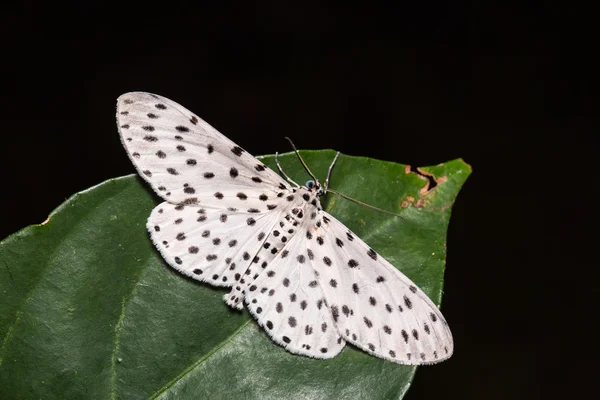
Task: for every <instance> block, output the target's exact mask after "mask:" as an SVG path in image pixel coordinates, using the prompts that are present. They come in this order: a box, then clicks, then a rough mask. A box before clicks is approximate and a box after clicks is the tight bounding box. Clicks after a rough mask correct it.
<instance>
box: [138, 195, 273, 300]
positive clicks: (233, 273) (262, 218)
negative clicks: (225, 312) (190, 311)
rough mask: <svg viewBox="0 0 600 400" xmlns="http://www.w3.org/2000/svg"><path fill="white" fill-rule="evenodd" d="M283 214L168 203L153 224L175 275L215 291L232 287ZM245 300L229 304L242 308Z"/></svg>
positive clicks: (150, 227)
mask: <svg viewBox="0 0 600 400" xmlns="http://www.w3.org/2000/svg"><path fill="white" fill-rule="evenodd" d="M278 215H279V212H276V211H273V212H248V211H247V210H233V209H228V208H214V207H201V206H187V205H184V204H171V203H168V202H164V203H162V204H160V205H159V206H158V207H156V208H155V209H154V210H153V211H152V214H151V215H150V218H148V223H147V226H148V230H149V231H150V233H151V236H152V241H153V242H154V244H155V246H156V247H157V249H158V250H159V251H160V253H161V254H162V256H163V258H164V259H165V260H166V261H167V263H168V264H169V265H171V266H172V267H173V268H175V269H176V270H178V271H180V272H182V273H183V274H185V275H188V276H190V277H192V278H194V279H197V280H199V281H203V282H207V283H210V284H211V285H214V286H226V287H229V286H233V285H234V284H235V283H236V282H238V281H239V280H240V278H241V277H242V276H243V275H244V274H245V272H246V271H247V270H248V268H249V266H250V265H251V263H252V261H253V260H254V259H255V256H256V254H257V253H258V251H259V250H260V248H261V246H262V242H263V239H264V237H265V235H266V234H265V233H264V232H270V231H271V230H272V228H273V225H274V224H275V223H276V222H277V217H278ZM242 300H243V298H242V297H239V296H238V297H236V298H234V299H232V301H231V302H230V303H229V304H230V305H231V306H234V307H236V308H241V307H242Z"/></svg>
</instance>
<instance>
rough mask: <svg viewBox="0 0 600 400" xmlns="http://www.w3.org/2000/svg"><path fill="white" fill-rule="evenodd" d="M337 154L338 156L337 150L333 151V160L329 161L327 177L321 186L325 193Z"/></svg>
mask: <svg viewBox="0 0 600 400" xmlns="http://www.w3.org/2000/svg"><path fill="white" fill-rule="evenodd" d="M339 156H340V152H339V151H338V152H337V153H335V157H334V158H333V161H332V162H331V165H330V166H329V170H328V171H327V179H325V185H324V188H323V189H324V190H325V193H327V189H328V188H329V178H330V177H331V171H332V170H333V166H334V165H335V162H336V161H337V159H338V157H339Z"/></svg>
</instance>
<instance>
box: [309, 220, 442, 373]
mask: <svg viewBox="0 0 600 400" xmlns="http://www.w3.org/2000/svg"><path fill="white" fill-rule="evenodd" d="M321 213H322V215H323V221H324V222H325V223H323V224H322V225H321V227H320V228H318V229H317V230H316V231H315V233H314V235H313V236H314V239H313V240H311V242H316V243H311V244H309V246H310V248H311V249H312V251H313V253H314V259H315V260H314V263H313V267H314V268H315V271H316V272H317V274H318V276H319V283H320V285H321V287H322V288H323V292H324V294H325V299H326V300H327V303H328V305H329V308H330V310H331V313H332V316H333V319H334V321H335V324H336V327H337V329H338V331H339V333H340V335H341V336H342V337H343V338H344V339H345V340H347V341H348V342H350V343H352V344H354V345H355V346H358V347H360V348H361V349H363V350H365V351H366V352H368V353H370V354H373V355H375V356H377V357H381V358H385V359H387V360H390V361H394V362H397V363H401V364H431V363H437V362H440V361H443V360H445V359H447V358H449V357H450V356H451V355H452V352H453V339H452V334H451V332H450V328H449V327H448V324H447V323H446V320H445V319H444V317H443V316H442V314H441V313H440V311H439V310H438V308H437V307H436V306H435V304H433V302H432V301H431V300H430V299H429V298H428V297H427V295H426V294H425V293H423V291H422V290H421V289H419V288H418V287H417V286H416V285H415V284H414V283H413V282H412V281H411V280H410V279H408V278H407V277H406V276H405V275H404V274H402V273H401V272H400V271H399V270H398V269H396V268H395V267H394V266H393V265H391V264H390V263H389V262H388V261H386V260H385V259H384V258H383V257H381V256H380V255H378V254H377V253H376V252H375V251H374V250H373V249H372V248H370V247H369V246H368V245H367V244H366V243H365V242H363V241H362V240H361V239H360V238H359V237H358V236H356V235H355V234H354V233H352V232H351V231H350V230H349V229H348V228H347V227H346V226H344V225H343V224H342V223H341V222H339V221H338V220H337V219H335V218H334V217H332V216H331V215H329V214H327V213H326V212H321Z"/></svg>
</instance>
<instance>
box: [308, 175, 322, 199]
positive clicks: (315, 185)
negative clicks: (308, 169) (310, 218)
mask: <svg viewBox="0 0 600 400" xmlns="http://www.w3.org/2000/svg"><path fill="white" fill-rule="evenodd" d="M304 186H305V187H306V188H307V189H308V190H310V191H311V192H315V193H316V194H317V196H319V197H321V196H323V195H324V194H325V191H324V190H323V188H322V187H321V184H320V183H319V181H314V180H312V179H309V180H308V181H306V184H305V185H304Z"/></svg>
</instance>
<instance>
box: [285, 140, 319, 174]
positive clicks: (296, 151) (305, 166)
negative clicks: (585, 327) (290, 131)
mask: <svg viewBox="0 0 600 400" xmlns="http://www.w3.org/2000/svg"><path fill="white" fill-rule="evenodd" d="M285 138H286V139H287V141H288V142H290V144H291V145H292V148H293V149H294V152H295V153H296V155H297V156H298V159H299V160H300V162H301V163H302V166H303V167H304V169H305V170H306V172H308V175H310V177H311V178H312V179H313V181H315V183H317V184H318V183H319V180H318V179H317V177H316V176H314V175H313V173H312V172H310V169H309V168H308V165H306V163H305V162H304V160H303V159H302V157H300V153H298V150H297V149H296V146H294V142H292V139H290V138H289V137H287V136H286V137H285Z"/></svg>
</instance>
